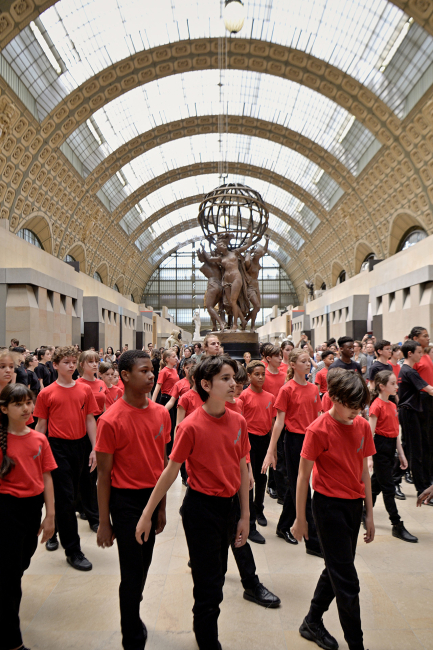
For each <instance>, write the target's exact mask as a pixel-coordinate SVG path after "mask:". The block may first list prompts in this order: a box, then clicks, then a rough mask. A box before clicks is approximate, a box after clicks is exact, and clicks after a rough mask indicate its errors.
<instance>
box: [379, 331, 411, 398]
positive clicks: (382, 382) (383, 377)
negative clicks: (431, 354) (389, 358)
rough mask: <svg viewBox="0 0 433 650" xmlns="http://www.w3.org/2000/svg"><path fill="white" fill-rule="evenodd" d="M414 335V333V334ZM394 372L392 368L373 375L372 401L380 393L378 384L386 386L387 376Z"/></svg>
mask: <svg viewBox="0 0 433 650" xmlns="http://www.w3.org/2000/svg"><path fill="white" fill-rule="evenodd" d="M415 336H416V335H415ZM392 374H394V373H393V372H392V370H381V371H380V372H378V373H376V374H375V376H374V388H373V390H372V391H371V401H372V402H373V401H374V400H375V399H376V398H377V397H379V395H380V389H379V386H386V385H387V383H388V382H389V378H390V377H391V375H392Z"/></svg>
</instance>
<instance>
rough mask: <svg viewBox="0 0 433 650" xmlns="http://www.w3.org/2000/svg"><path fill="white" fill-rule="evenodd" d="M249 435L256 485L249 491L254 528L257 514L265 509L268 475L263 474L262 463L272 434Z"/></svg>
mask: <svg viewBox="0 0 433 650" xmlns="http://www.w3.org/2000/svg"><path fill="white" fill-rule="evenodd" d="M248 437H249V439H250V445H251V451H250V458H251V469H252V471H253V476H254V487H253V489H252V490H250V493H249V499H250V529H254V528H255V527H256V517H257V515H261V514H263V510H264V504H265V492H266V482H267V477H266V474H262V465H263V461H264V460H265V456H266V452H267V451H268V447H269V440H270V435H269V433H267V434H266V435H265V436H258V435H256V434H254V433H249V434H248Z"/></svg>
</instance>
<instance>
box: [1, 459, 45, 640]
mask: <svg viewBox="0 0 433 650" xmlns="http://www.w3.org/2000/svg"><path fill="white" fill-rule="evenodd" d="M12 471H14V470H12ZM43 504H44V495H43V494H39V495H38V496H35V497H24V498H22V499H19V498H18V497H14V496H12V495H10V494H0V522H1V533H0V558H1V568H0V650H10V649H11V648H18V647H19V646H20V645H22V643H23V640H22V637H21V630H20V616H19V612H20V604H21V597H22V591H21V578H22V577H23V573H24V571H25V570H26V569H28V568H29V566H30V560H31V559H32V557H33V555H34V553H35V551H36V548H37V545H38V530H39V526H40V524H41V518H42V506H43Z"/></svg>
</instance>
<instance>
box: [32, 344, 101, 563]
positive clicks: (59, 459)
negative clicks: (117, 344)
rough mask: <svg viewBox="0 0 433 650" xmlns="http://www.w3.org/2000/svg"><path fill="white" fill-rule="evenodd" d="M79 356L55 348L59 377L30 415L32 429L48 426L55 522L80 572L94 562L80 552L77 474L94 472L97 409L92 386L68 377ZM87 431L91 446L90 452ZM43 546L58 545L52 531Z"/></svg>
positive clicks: (69, 349) (71, 350)
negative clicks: (33, 421)
mask: <svg viewBox="0 0 433 650" xmlns="http://www.w3.org/2000/svg"><path fill="white" fill-rule="evenodd" d="M77 357H78V352H77V351H76V349H75V348H73V347H64V348H58V349H57V350H56V351H55V352H54V354H53V367H54V369H55V370H57V373H58V378H57V380H56V381H55V382H53V383H52V384H51V385H50V386H47V387H46V388H44V389H43V390H41V392H40V393H39V395H38V399H37V402H36V407H35V410H34V416H35V417H37V418H38V423H37V425H36V431H39V433H44V434H45V433H46V432H47V429H48V441H49V443H50V446H51V451H52V452H53V456H54V459H55V461H56V463H57V469H55V470H54V471H53V473H52V477H53V484H54V498H55V501H56V525H57V529H58V531H59V535H60V541H61V543H62V546H63V548H64V549H65V554H66V560H67V562H68V563H69V564H70V565H71V566H72V567H73V568H74V569H77V570H78V571H90V570H91V569H92V564H91V562H89V560H88V559H87V558H86V557H85V556H84V554H83V553H82V552H81V545H80V536H79V535H78V524H77V517H76V514H75V502H76V499H77V492H78V485H79V481H80V476H81V473H82V472H88V471H90V472H93V471H94V469H95V467H96V455H95V452H94V445H95V441H96V422H95V415H96V414H98V413H99V407H98V405H97V404H96V400H95V398H94V397H93V393H92V391H91V389H90V388H89V387H88V386H86V385H85V384H79V383H78V382H76V381H74V380H73V379H72V375H73V374H74V372H75V370H76V368H77ZM86 433H87V435H88V436H89V439H90V443H91V447H92V451H91V452H90V455H89V454H88V450H87V440H86ZM87 459H88V460H87ZM89 467H90V470H89V469H88V468H89ZM46 547H47V550H51V551H54V550H56V549H57V548H58V547H59V543H58V541H57V537H56V535H54V537H52V538H51V539H50V540H48V542H47V544H46Z"/></svg>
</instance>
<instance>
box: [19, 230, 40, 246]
mask: <svg viewBox="0 0 433 650" xmlns="http://www.w3.org/2000/svg"><path fill="white" fill-rule="evenodd" d="M17 235H18V237H21V239H24V241H26V242H28V243H29V244H33V246H37V247H38V248H41V249H42V250H44V247H43V246H42V243H41V240H40V239H39V237H38V236H37V235H35V233H34V232H33V231H32V230H28V228H21V230H19V231H18V232H17Z"/></svg>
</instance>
